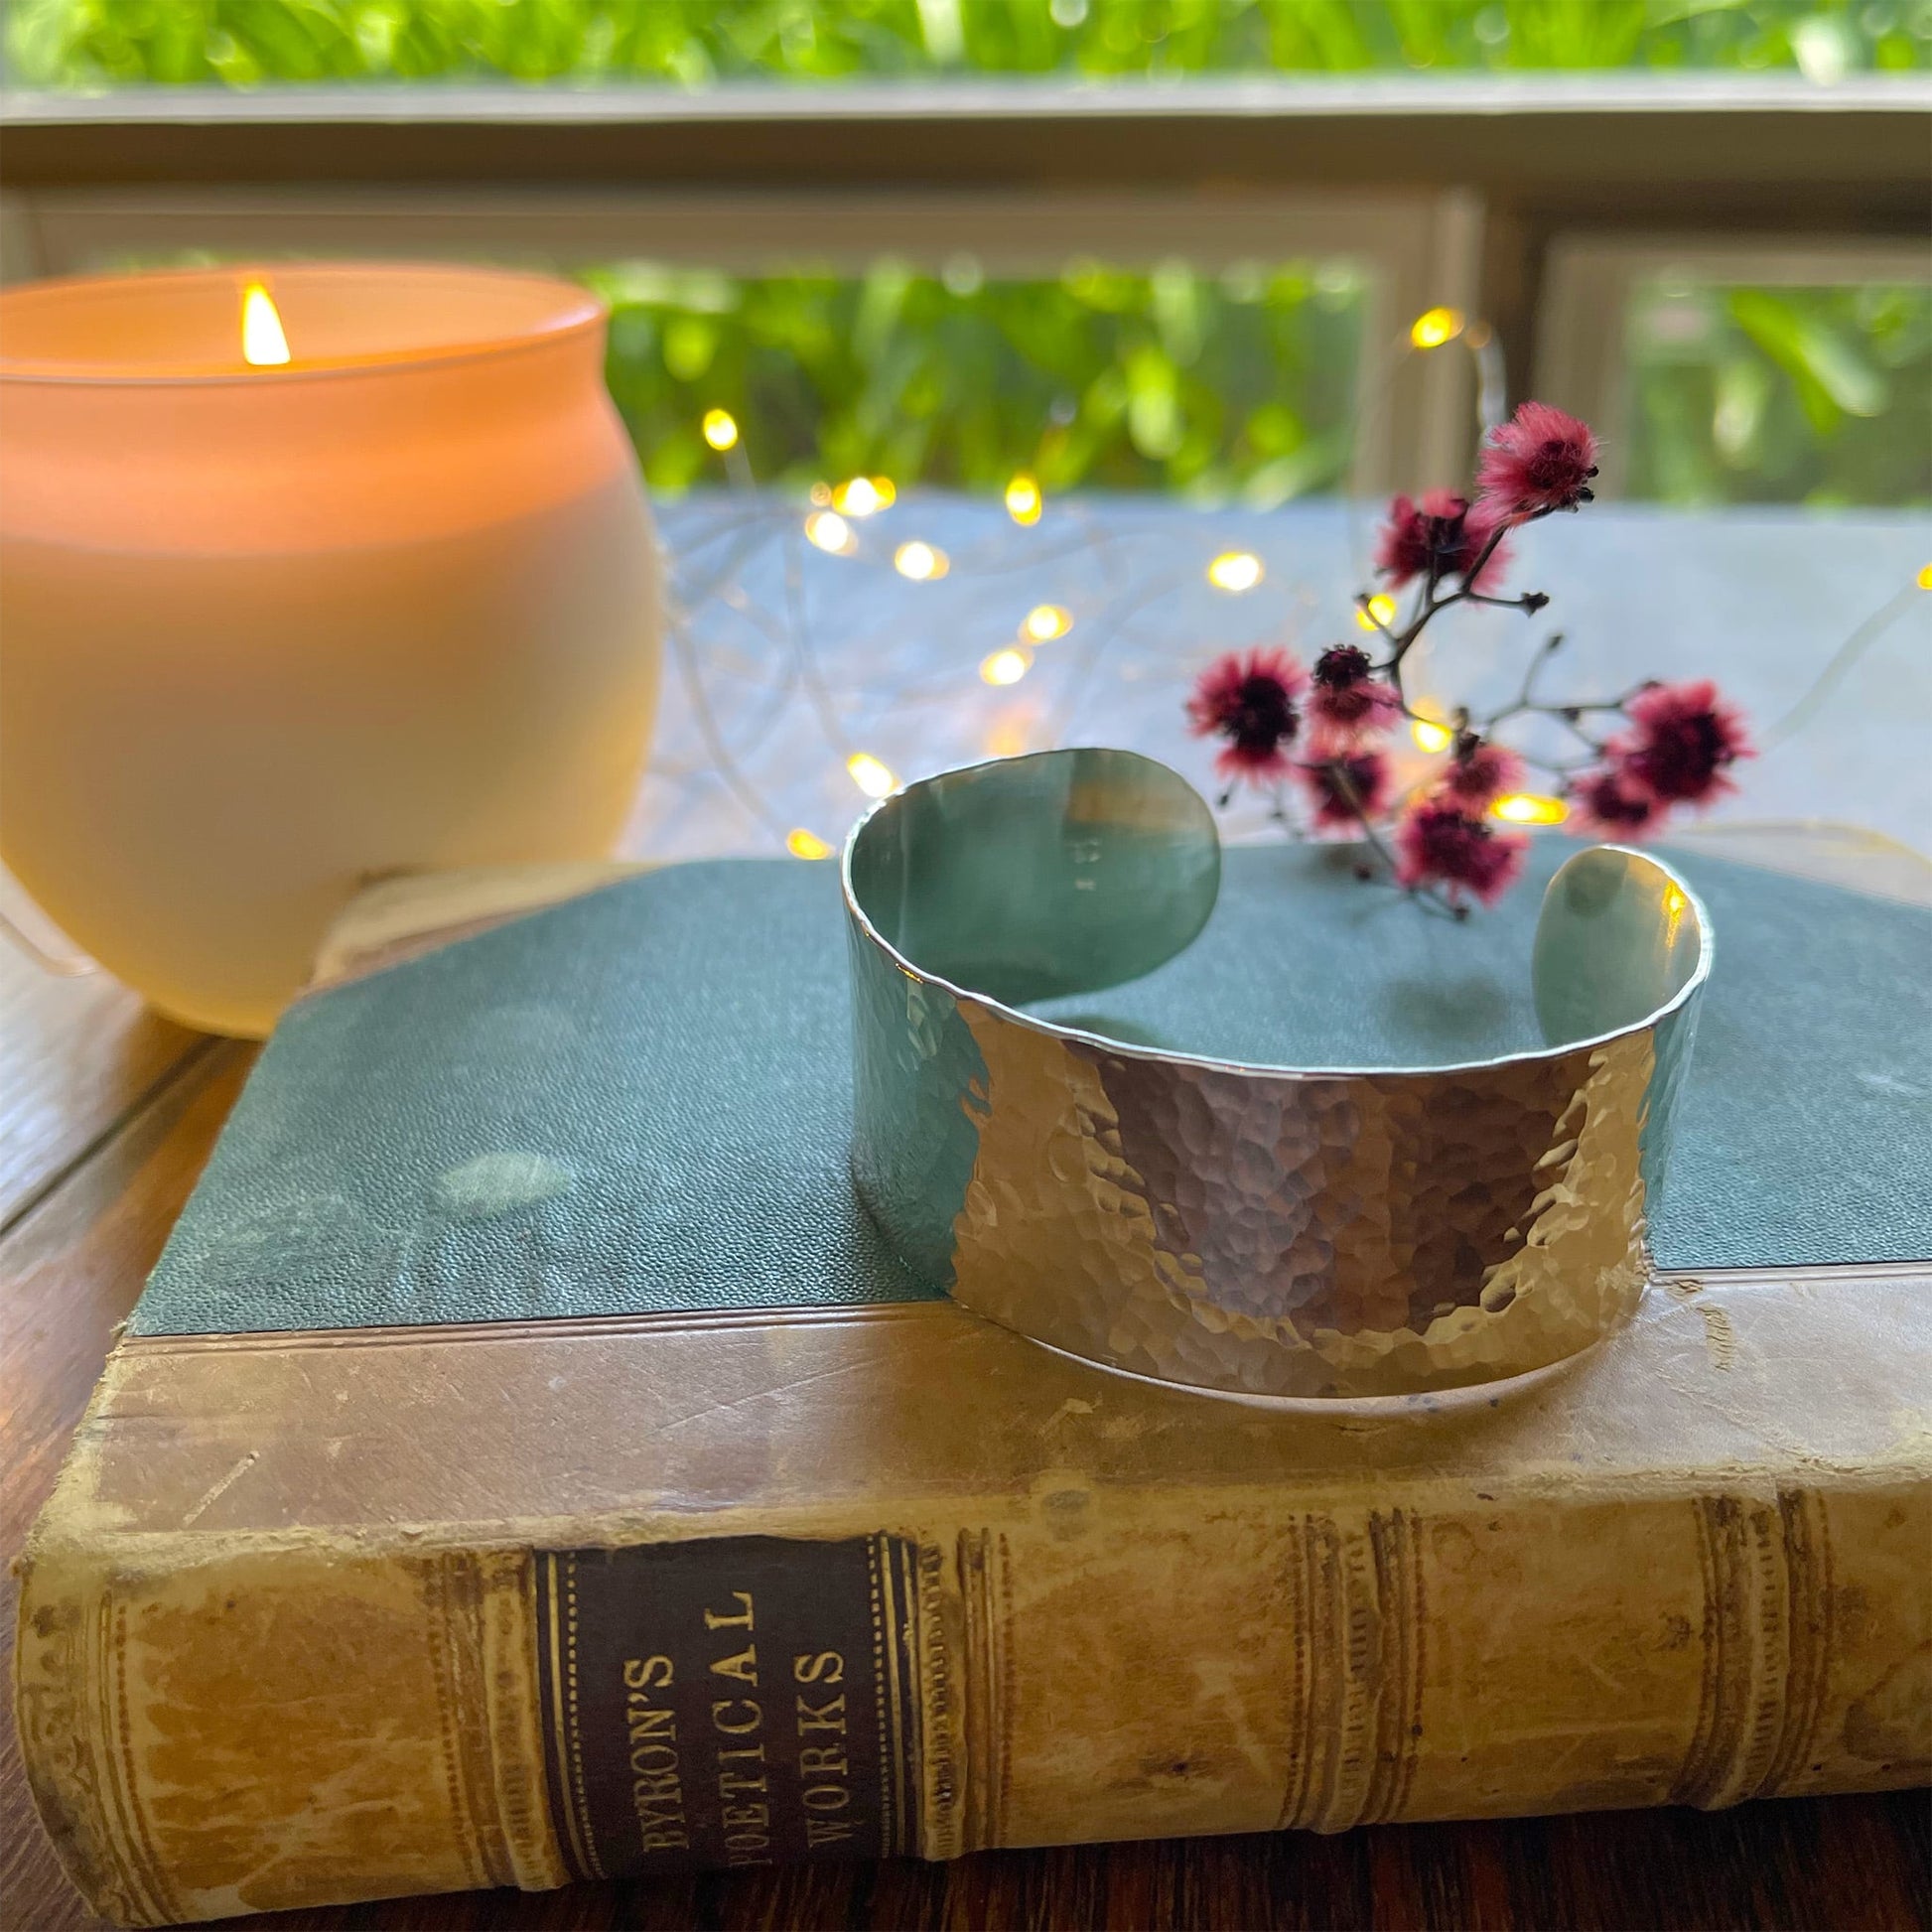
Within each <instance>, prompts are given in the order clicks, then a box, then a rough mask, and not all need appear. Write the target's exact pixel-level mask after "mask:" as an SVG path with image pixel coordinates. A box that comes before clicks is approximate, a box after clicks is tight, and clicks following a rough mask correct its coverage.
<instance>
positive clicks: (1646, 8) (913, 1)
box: [7, 0, 1932, 87]
mask: <svg viewBox="0 0 1932 1932" xmlns="http://www.w3.org/2000/svg"><path fill="white" fill-rule="evenodd" d="M7 50H8V58H9V62H10V66H11V69H12V77H13V78H14V79H16V80H17V81H21V82H25V83H26V84H29V85H34V86H57V87H73V86H98V85H103V84H117V83H118V84H127V83H141V82H154V81H160V82H200V83H203V84H207V83H223V82H225V83H227V84H229V85H233V86H253V85H256V84H259V83H261V82H264V81H293V82H303V81H306V82H311V83H313V82H317V81H326V80H418V79H426V78H432V77H440V76H452V75H455V76H470V77H475V78H504V79H512V80H521V81H530V80H544V79H551V78H571V79H577V80H584V81H619V80H639V81H652V82H657V83H660V84H669V85H673V86H680V87H702V86H705V85H707V84H709V83H711V82H714V81H718V80H734V79H745V78H778V79H783V80H790V81H801V82H806V83H811V82H824V81H836V80H842V79H846V78H849V77H852V76H855V75H863V76H901V77H903V76H924V77H931V76H934V75H941V76H943V75H953V74H961V73H1023V74H1058V75H1061V76H1064V77H1069V78H1071V77H1082V76H1091V77H1107V76H1125V75H1134V76H1152V77H1156V78H1173V77H1176V76H1181V75H1186V74H1190V73H1206V72H1255V71H1275V72H1353V71H1363V70H1371V71H1373V70H1381V71H1390V70H1394V71H1406V70H1410V69H1422V70H1429V71H1452V70H1466V69H1502V70H1508V69H1592V68H1594V69H1602V68H1633V67H1634V68H1649V69H1663V70H1667V69H1685V68H1699V69H1708V68H1745V69H1798V70H1800V71H1802V72H1804V73H1806V74H1808V75H1810V76H1811V77H1812V78H1813V79H1816V80H1821V81H1828V80H1832V79H1836V78H1838V77H1840V76H1842V75H1843V74H1845V73H1848V72H1859V71H1864V70H1870V69H1884V70H1911V69H1924V68H1925V67H1927V66H1928V65H1929V64H1932V9H1928V6H1927V4H1926V0H1864V4H1863V5H1858V6H1847V5H1832V4H1830V3H1829V0H1695V3H1694V4H1685V3H1684V0H1673V3H1671V4H1664V3H1663V0H1420V4H1419V3H1418V0H249V4H247V5H245V6H220V7H214V6H207V5H187V4H178V3H177V0H170V3H169V4H164V5H157V4H155V0H15V4H14V5H13V6H12V7H11V8H9V9H8V29H7Z"/></svg>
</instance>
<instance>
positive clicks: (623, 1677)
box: [535, 1536, 919, 1878]
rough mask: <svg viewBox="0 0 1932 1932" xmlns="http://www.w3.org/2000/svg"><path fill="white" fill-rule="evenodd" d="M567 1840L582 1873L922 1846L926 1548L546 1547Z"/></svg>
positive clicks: (557, 1815) (772, 1540) (557, 1771)
mask: <svg viewBox="0 0 1932 1932" xmlns="http://www.w3.org/2000/svg"><path fill="white" fill-rule="evenodd" d="M535 1564H536V1609H537V1649H538V1671H537V1680H538V1683H539V1685H540V1687H541V1695H542V1701H543V1708H542V1719H543V1728H544V1756H545V1770H546V1773H547V1782H548V1784H549V1788H550V1809H551V1817H552V1821H553V1823H554V1824H555V1827H556V1832H557V1839H558V1843H559V1844H560V1845H561V1846H562V1848H563V1852H564V1857H565V1860H566V1861H567V1862H568V1863H569V1864H570V1865H571V1867H572V1869H573V1870H574V1871H575V1872H576V1873H577V1874H578V1875H579V1876H580V1877H584V1878H619V1877H623V1876H626V1875H629V1874H631V1873H636V1872H651V1871H676V1870H682V1869H688V1868H690V1867H692V1866H719V1865H749V1864H771V1863H779V1862H782V1861H789V1860H795V1859H830V1858H889V1857H892V1856H894V1855H896V1854H900V1853H913V1852H916V1851H917V1850H918V1789H919V1680H918V1667H917V1650H916V1641H915V1637H916V1631H917V1624H918V1616H917V1612H918V1602H917V1578H918V1550H917V1547H916V1545H914V1544H911V1543H908V1542H906V1541H904V1540H902V1539H900V1538H897V1537H890V1536H872V1537H863V1538H856V1539H854V1540H852V1541H849V1542H843V1543H814V1542H808V1541H803V1540H799V1541H793V1540H791V1539H788V1538H781V1537H766V1536H745V1537H719V1538H714V1539H712V1540H709V1541H704V1542H695V1543H657V1544H642V1545H634V1546H631V1547H628V1548H624V1549H616V1550H605V1549H599V1550H539V1551H537V1552H535Z"/></svg>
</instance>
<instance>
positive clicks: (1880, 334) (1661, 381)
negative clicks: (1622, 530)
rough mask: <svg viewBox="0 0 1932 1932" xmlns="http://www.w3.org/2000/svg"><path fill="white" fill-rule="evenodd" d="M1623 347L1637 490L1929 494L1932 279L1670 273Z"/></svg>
mask: <svg viewBox="0 0 1932 1932" xmlns="http://www.w3.org/2000/svg"><path fill="white" fill-rule="evenodd" d="M1625 345H1626V352H1627V355H1628V370H1629V377H1628V379H1629V383H1630V406H1629V409H1628V412H1627V416H1626V422H1627V425H1628V427H1627V432H1626V433H1627V435H1628V437H1629V447H1628V449H1627V451H1626V452H1625V460H1626V463H1627V471H1626V483H1625V493H1626V494H1628V495H1630V496H1635V497H1649V498H1653V499H1655V500H1658V501H1662V502H1668V503H1686V504H1696V503H1745V502H1749V503H1811V504H1815V505H1819V506H1828V505H1837V504H1913V503H1926V502H1932V435H1928V433H1927V427H1926V426H1927V424H1928V423H1929V422H1932V287H1927V286H1925V285H1923V284H1919V285H1910V284H1906V285H1900V284H1878V283H1865V284H1863V285H1860V286H1856V287H1840V288H1792V287H1764V288H1752V287H1743V286H1725V285H1724V284H1718V283H1699V282H1692V281H1688V280H1685V279H1683V278H1681V277H1669V276H1659V277H1654V278H1652V279H1650V280H1648V281H1645V282H1641V283H1639V284H1638V285H1637V288H1636V290H1635V291H1634V294H1633V298H1632V301H1631V304H1630V309H1629V313H1628V316H1627V319H1626V325H1625Z"/></svg>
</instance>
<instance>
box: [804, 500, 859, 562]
mask: <svg viewBox="0 0 1932 1932" xmlns="http://www.w3.org/2000/svg"><path fill="white" fill-rule="evenodd" d="M805 536H806V539H807V540H808V541H809V542H811V543H815V544H817V546H818V547H819V549H821V550H823V551H825V552H827V553H828V554H829V555H831V556H834V557H842V556H844V555H845V553H846V552H847V551H848V550H850V549H851V548H852V525H851V524H850V523H848V522H847V521H846V520H845V518H844V517H842V516H841V515H840V514H839V513H838V511H837V510H813V512H812V513H811V515H809V516H808V517H806V519H805Z"/></svg>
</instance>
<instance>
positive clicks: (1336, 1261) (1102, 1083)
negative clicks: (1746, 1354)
mask: <svg viewBox="0 0 1932 1932" xmlns="http://www.w3.org/2000/svg"><path fill="white" fill-rule="evenodd" d="M961 1012H962V1014H963V1016H964V1018H965V1020H966V1022H967V1024H968V1025H969V1026H970V1027H971V1028H972V1030H973V1033H974V1035H975V1037H976V1038H977V1039H978V1041H979V1044H980V1050H981V1053H982V1055H983V1056H984V1058H985V1061H986V1064H987V1068H988V1078H989V1089H988V1104H987V1106H986V1108H985V1111H984V1114H983V1116H982V1120H981V1126H980V1145H979V1153H978V1158H977V1160H976V1162H975V1164H974V1173H973V1177H972V1180H971V1181H970V1182H969V1183H968V1186H967V1190H966V1200H965V1204H964V1206H963V1207H962V1209H961V1211H960V1214H959V1218H958V1220H957V1221H956V1222H955V1224H954V1229H953V1233H954V1260H953V1269H954V1272H953V1284H952V1292H953V1294H954V1296H955V1297H956V1298H957V1299H958V1300H959V1301H961V1302H962V1303H964V1304H965V1305H966V1306H967V1307H968V1308H972V1309H974V1310H976V1311H979V1312H980V1313H982V1314H985V1315H988V1316H990V1317H991V1318H992V1319H994V1320H997V1321H1001V1322H1004V1323H1006V1324H1007V1325H1009V1326H1012V1327H1016V1328H1020V1329H1023V1330H1024V1331H1025V1332H1027V1333H1029V1334H1033V1335H1035V1336H1037V1337H1038V1338H1039V1339H1040V1340H1042V1341H1047V1342H1050V1343H1051V1344H1052V1345H1054V1346H1055V1347H1059V1348H1064V1349H1066V1350H1068V1351H1069V1352H1071V1353H1074V1354H1078V1355H1084V1356H1087V1357H1090V1358H1092V1359H1094V1360H1098V1361H1102V1362H1107V1363H1109V1364H1111V1365H1113V1366H1115V1367H1119V1368H1125V1369H1130V1370H1133V1371H1134V1372H1136V1373H1138V1374H1143V1375H1155V1376H1160V1377H1162V1378H1164V1379H1167V1380H1171V1381H1178V1382H1189V1383H1194V1384H1197V1385H1200V1386H1205V1387H1214V1388H1225V1389H1233V1390H1236V1391H1240V1392H1244V1393H1252V1394H1256V1395H1272V1396H1326V1397H1343V1396H1365V1395H1390V1394H1407V1393H1416V1392H1421V1391H1426V1390H1431V1389H1446V1388H1454V1387H1458V1386H1463V1385H1466V1384H1468V1383H1472V1382H1480V1381H1487V1380H1490V1379H1493V1378H1497V1377H1501V1376H1507V1375H1514V1374H1519V1373H1524V1372H1527V1371H1528V1370H1530V1369H1534V1368H1540V1367H1543V1366H1545V1365H1547V1364H1549V1363H1551V1362H1554V1361H1558V1360H1561V1359H1562V1358H1563V1357H1565V1356H1567V1355H1570V1354H1574V1353H1575V1352H1576V1351H1577V1350H1578V1349H1580V1348H1583V1347H1586V1346H1587V1345H1588V1344H1589V1343H1590V1342H1591V1341H1593V1340H1595V1339H1596V1338H1597V1337H1598V1336H1599V1335H1601V1334H1602V1333H1604V1332H1605V1331H1606V1329H1607V1328H1609V1327H1610V1326H1613V1325H1614V1324H1615V1323H1616V1322H1617V1321H1618V1320H1620V1319H1621V1318H1622V1317H1623V1316H1624V1315H1625V1314H1626V1313H1628V1311H1630V1310H1631V1309H1632V1308H1633V1307H1634V1306H1635V1303H1636V1299H1637V1297H1638V1295H1639V1294H1640V1293H1641V1291H1642V1285H1643V1266H1642V1246H1641V1244H1642V1228H1643V1199H1644V1194H1643V1180H1642V1173H1641V1169H1640V1165H1639V1137H1640V1134H1641V1129H1642V1124H1643V1107H1644V1097H1645V1091H1646V1088H1647V1086H1648V1080H1649V1073H1650V1067H1651V1052H1650V1042H1649V1038H1648V1036H1647V1035H1642V1034H1639V1035H1628V1036H1625V1037H1623V1038H1621V1039H1617V1040H1612V1041H1609V1042H1605V1043H1603V1044H1600V1045H1597V1046H1594V1047H1589V1048H1580V1049H1578V1050H1576V1051H1573V1052H1570V1053H1565V1054H1557V1055H1552V1056H1550V1057H1548V1058H1544V1059H1534V1060H1526V1061H1519V1062H1513V1063H1510V1062H1505V1063H1502V1064H1499V1065H1494V1066H1489V1067H1482V1068H1466V1069H1460V1070H1457V1071H1453V1072H1449V1073H1443V1074H1411V1073H1402V1074H1382V1075H1377V1074H1360V1075H1353V1076H1303V1077H1298V1076H1294V1075H1284V1074H1281V1073H1270V1072H1255V1073H1246V1072H1242V1071H1239V1070H1236V1069H1231V1068H1222V1067H1213V1066H1203V1065H1195V1064H1190V1063H1186V1062H1179V1061H1174V1060H1155V1059H1148V1058H1130V1057H1126V1056H1117V1055H1113V1054H1109V1053H1106V1052H1105V1051H1104V1050H1100V1049H1096V1048H1095V1047H1093V1046H1091V1045H1090V1044H1089V1043H1087V1042H1083V1041H1074V1040H1053V1039H1049V1038H1047V1037H1045V1036H1043V1035H1039V1034H1037V1033H1033V1032H1031V1031H1027V1030H1023V1029H1018V1028H1014V1027H1012V1026H1010V1025H1007V1024H1004V1023H1003V1022H1002V1021H1001V1020H1000V1019H999V1018H998V1017H996V1016H994V1015H992V1014H990V1013H987V1012H984V1011H976V1009H975V1006H974V1004H973V1003H972V1002H962V1004H961Z"/></svg>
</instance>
